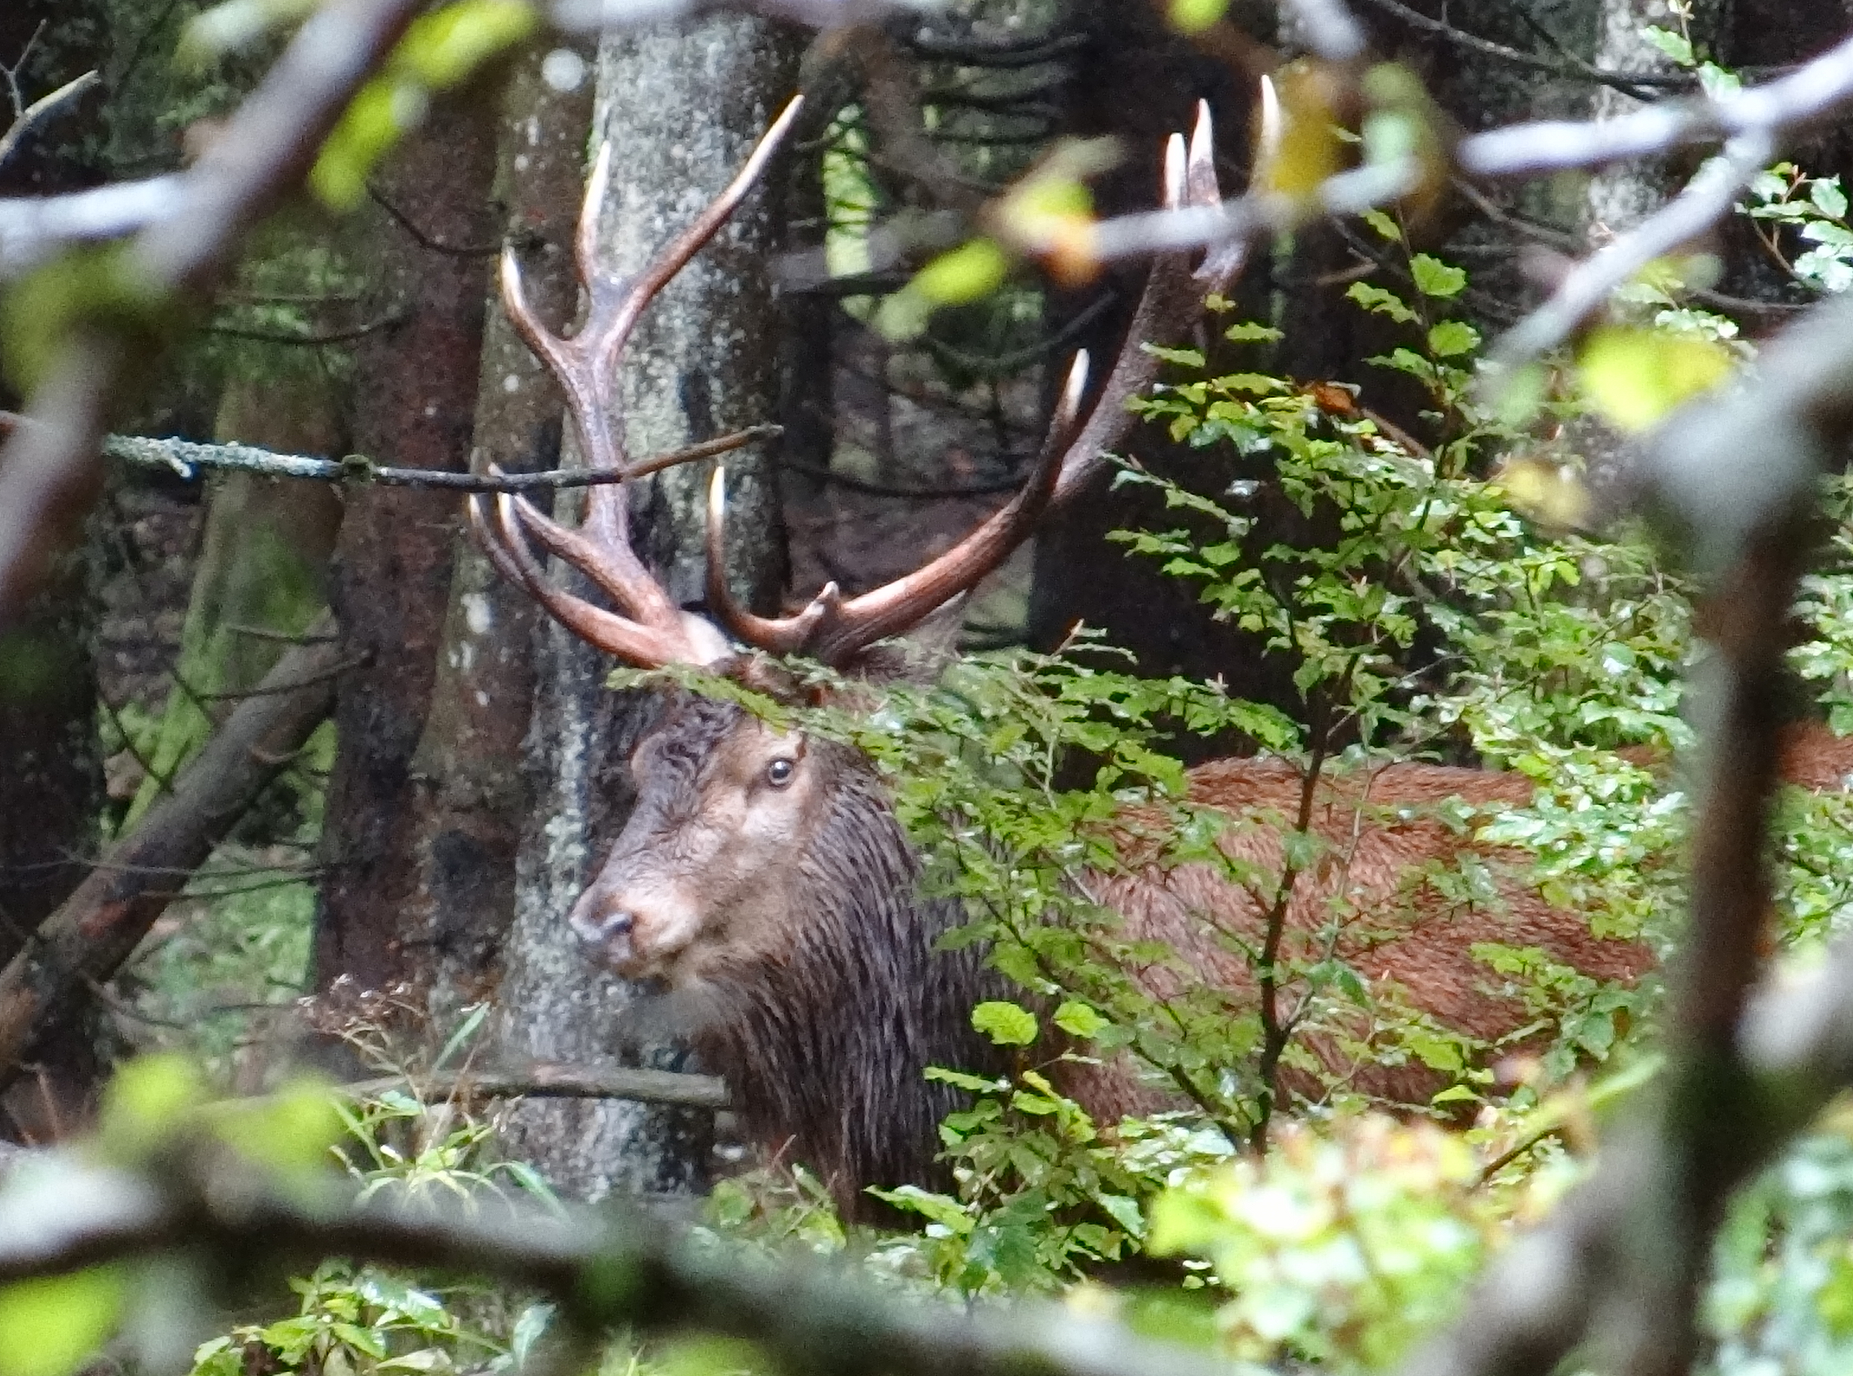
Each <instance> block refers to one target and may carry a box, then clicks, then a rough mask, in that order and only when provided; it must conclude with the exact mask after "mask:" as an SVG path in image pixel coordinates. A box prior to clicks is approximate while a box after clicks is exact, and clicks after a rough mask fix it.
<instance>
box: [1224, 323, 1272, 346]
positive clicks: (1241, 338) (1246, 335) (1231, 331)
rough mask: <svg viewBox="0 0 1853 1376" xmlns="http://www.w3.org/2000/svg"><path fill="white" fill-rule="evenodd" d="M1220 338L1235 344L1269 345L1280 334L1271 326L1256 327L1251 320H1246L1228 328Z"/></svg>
mask: <svg viewBox="0 0 1853 1376" xmlns="http://www.w3.org/2000/svg"><path fill="white" fill-rule="evenodd" d="M1222 337H1223V338H1224V339H1227V340H1229V341H1230V342H1231V343H1235V344H1255V343H1266V344H1271V343H1272V342H1274V341H1275V340H1277V339H1279V338H1280V337H1281V333H1280V331H1279V330H1277V329H1275V328H1274V327H1273V326H1272V325H1257V324H1256V323H1255V322H1254V321H1252V320H1246V321H1243V322H1242V323H1241V324H1238V325H1231V326H1229V328H1228V329H1226V330H1224V331H1223V332H1222Z"/></svg>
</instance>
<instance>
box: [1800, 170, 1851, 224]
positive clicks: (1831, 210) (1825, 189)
mask: <svg viewBox="0 0 1853 1376" xmlns="http://www.w3.org/2000/svg"><path fill="white" fill-rule="evenodd" d="M1808 199H1809V200H1811V201H1813V202H1814V208H1815V209H1816V210H1818V211H1820V212H1821V213H1822V214H1823V215H1827V216H1831V217H1832V218H1834V219H1836V220H1843V219H1845V218H1846V213H1847V193H1846V192H1845V191H1843V190H1841V188H1840V178H1838V177H1817V178H1815V179H1814V180H1813V181H1812V182H1810V183H1809V184H1808Z"/></svg>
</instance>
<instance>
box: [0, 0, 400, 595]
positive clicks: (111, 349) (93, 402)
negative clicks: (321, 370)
mask: <svg viewBox="0 0 1853 1376" xmlns="http://www.w3.org/2000/svg"><path fill="white" fill-rule="evenodd" d="M421 8H422V6H421V4H420V3H419V0H335V2H334V3H331V4H328V5H325V6H323V7H321V8H319V9H317V10H315V11H314V12H313V13H312V14H311V15H310V16H309V18H308V20H307V21H306V22H304V24H303V25H302V27H301V28H300V29H299V30H298V31H297V33H296V36H295V37H294V38H293V39H291V41H290V43H289V45H288V47H286V48H285V49H284V52H283V55H282V57H280V58H279V59H278V60H277V63H276V65H275V66H274V67H272V68H271V70H270V72H269V74H268V75H267V76H266V77H265V78H264V80H263V82H262V83H261V84H260V85H259V86H258V88H257V90H256V91H254V92H253V93H252V94H251V95H250V96H249V97H248V98H247V99H246V100H245V102H244V103H243V104H242V105H240V106H239V107H238V109H237V111H236V112H235V113H234V114H233V115H232V117H231V119H230V121H229V122H228V124H227V126H226V130H225V136H224V137H223V138H220V139H218V140H216V141H215V142H214V143H213V145H212V147H211V148H210V149H209V150H208V151H207V153H206V154H205V156H203V157H202V158H201V159H200V160H199V161H198V162H197V163H195V164H194V165H193V166H192V167H190V168H189V169H187V171H185V172H183V173H181V174H180V188H179V194H178V196H177V197H176V200H175V203H174V205H173V206H172V207H171V208H170V211H169V213H168V214H166V215H165V216H163V217H162V218H160V219H158V220H156V221H154V222H153V223H151V224H150V225H149V226H148V228H147V229H145V230H144V231H142V233H141V234H140V235H139V236H138V237H137V238H136V239H135V240H134V241H133V243H132V244H131V245H130V246H129V248H128V250H127V251H126V252H125V253H124V254H123V256H122V258H121V260H120V264H119V268H120V271H121V272H122V274H123V276H124V281H125V282H126V283H129V284H132V286H133V288H134V290H135V293H136V299H137V300H139V301H141V302H143V303H146V304H147V305H149V306H150V308H158V303H161V302H163V301H167V300H170V299H172V300H176V301H177V300H178V299H179V298H180V297H181V296H182V295H183V294H187V293H198V292H200V291H202V290H203V289H205V288H206V287H207V286H208V285H210V283H211V281H212V280H213V279H214V278H215V277H216V276H217V275H218V274H219V273H220V272H221V271H223V270H224V268H225V266H226V265H227V264H228V263H229V262H230V260H231V258H232V255H233V254H234V253H235V252H236V251H237V249H238V247H239V245H240V244H241V243H242V242H243V240H244V236H245V233H246V231H248V230H249V229H250V228H251V227H252V226H253V225H254V224H255V223H256V222H257V220H258V219H259V218H260V217H261V216H262V215H263V214H264V213H265V212H266V211H267V210H269V209H270V207H271V206H272V205H274V204H275V203H276V202H277V200H278V199H279V198H281V197H282V196H283V195H284V193H285V192H287V191H288V190H290V188H292V187H294V186H295V185H296V184H297V183H298V182H299V181H301V179H302V177H303V175H304V173H305V172H306V171H307V170H308V167H309V165H310V162H311V160H312V159H313V158H314V157H315V154H316V151H317V150H318V149H319V148H320V147H321V145H322V140H323V139H324V138H325V137H326V136H327V135H328V132H329V131H330V130H331V129H333V128H334V125H335V122H336V121H337V120H339V119H340V117H341V115H342V112H343V111H345V110H346V109H347V105H348V102H349V100H350V99H352V97H353V95H354V93H355V92H356V91H357V90H358V89H359V88H360V85H361V83H362V82H363V81H365V80H366V78H367V76H368V75H369V74H370V73H371V72H372V71H373V70H374V69H375V68H376V67H377V66H378V65H379V64H380V63H381V62H382V61H383V60H384V59H385V57H386V54H387V53H388V52H389V51H391V49H392V46H393V44H394V43H395V42H397V40H398V38H399V36H400V34H401V33H403V32H404V30H405V27H406V25H408V24H409V23H411V21H412V19H413V18H414V17H415V16H416V15H417V14H418V12H419V11H420V9H421ZM131 334H132V331H131V330H130V329H129V328H128V326H127V325H126V324H124V323H116V324H103V323H100V322H98V323H93V324H91V325H88V326H86V327H80V328H79V329H77V330H76V331H74V332H73V334H72V335H71V337H70V339H69V341H68V342H67V343H66V344H65V346H64V348H63V349H62V351H61V353H60V355H59V357H58V358H57V359H56V361H55V362H54V363H53V364H52V365H51V368H50V370H49V372H48V374H47V375H46V377H45V379H44V380H43V381H42V382H40V383H39V385H38V386H37V387H36V388H35V389H34V391H33V396H32V403H31V415H32V417H33V418H34V419H35V420H36V421H38V422H40V423H39V424H37V425H32V426H22V427H20V428H19V429H18V430H17V431H16V432H15V433H14V435H13V437H12V438H11V439H10V440H9V441H8V442H7V445H6V448H5V450H4V451H0V628H3V627H5V626H7V625H10V624H11V622H12V620H13V618H14V617H15V616H16V615H17V614H18V611H19V609H20V607H21V606H22V605H23V604H24V602H25V599H26V598H28V597H29V596H30V595H31V594H32V592H33V591H34V590H35V589H36V588H37V587H38V585H39V583H40V582H41V580H42V579H43V577H44V573H45V570H46V568H47V567H48V565H49V563H50V561H51V559H52V558H53V557H54V556H55V555H56V553H57V551H58V550H60V549H62V548H64V547H65V546H66V545H68V544H69V543H70V542H71V540H72V539H73V538H74V536H75V534H76V530H77V527H78V524H79V523H80V522H81V521H82V519H83V516H84V513H85V512H86V511H87V510H88V509H89V506H90V502H91V499H92V497H93V495H94V493H95V491H96V488H97V485H98V482H99V471H98V464H97V451H98V447H99V446H100V445H101V443H102V440H103V433H104V429H105V426H106V425H107V423H108V415H109V411H110V408H111V406H112V405H113V404H116V403H119V402H120V400H121V399H122V398H123V396H124V395H125V394H126V393H127V392H128V390H129V388H128V385H127V383H128V379H129V376H130V374H131V372H132V370H133V369H134V368H136V367H142V366H146V365H147V363H148V362H149V359H148V357H147V354H148V350H147V349H146V347H145V344H142V345H141V346H139V347H138V342H137V341H136V340H135V339H133V338H132V337H131Z"/></svg>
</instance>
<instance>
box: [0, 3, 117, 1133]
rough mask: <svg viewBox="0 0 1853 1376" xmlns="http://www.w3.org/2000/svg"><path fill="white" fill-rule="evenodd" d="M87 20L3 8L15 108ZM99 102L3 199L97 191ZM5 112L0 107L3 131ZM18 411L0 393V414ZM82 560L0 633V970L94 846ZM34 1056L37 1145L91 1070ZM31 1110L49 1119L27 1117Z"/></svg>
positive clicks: (79, 1037) (7, 186) (54, 136)
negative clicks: (39, 1077) (38, 1072)
mask: <svg viewBox="0 0 1853 1376" xmlns="http://www.w3.org/2000/svg"><path fill="white" fill-rule="evenodd" d="M98 10H99V7H98V6H97V5H95V4H92V3H88V2H87V0H8V3H7V4H5V5H0V63H4V64H5V65H7V66H8V67H17V70H16V71H15V72H14V73H13V76H14V80H15V81H16V82H17V84H18V88H19V94H20V96H21V98H22V99H23V100H24V101H25V102H26V103H28V104H29V103H30V102H32V101H34V100H37V99H38V98H40V97H41V96H44V95H46V94H48V93H49V92H51V91H53V90H55V89H56V88H58V87H59V86H61V85H63V84H64V83H65V82H67V81H70V80H71V79H72V78H74V77H77V76H79V75H80V74H82V73H83V72H84V71H85V70H86V69H88V68H91V67H94V66H96V65H98V64H99V63H100V61H101V59H102V54H103V51H104V48H103V45H104V43H105V42H106V39H107V34H106V30H105V28H104V26H103V25H102V23H101V19H100V15H99V14H98ZM41 26H43V28H42V29H41ZM28 49H30V51H28ZM22 57H23V60H22ZM102 103H103V101H102V94H101V92H100V91H96V90H93V91H92V92H91V93H90V94H89V95H88V96H86V97H84V98H83V100H82V101H81V102H79V103H78V104H76V105H74V106H72V107H70V108H66V109H64V110H61V111H60V112H59V113H58V114H57V115H56V116H55V117H53V118H51V119H49V120H47V121H46V122H45V123H44V124H42V125H40V126H37V127H35V128H34V130H33V131H32V132H31V133H30V134H29V135H28V136H27V138H26V139H25V140H24V142H23V143H21V145H20V146H19V148H18V149H17V151H16V152H15V153H14V154H13V156H12V157H11V158H10V159H9V160H8V161H7V163H6V165H5V166H0V195H6V196H20V195H50V194H55V193H58V192H63V191H72V190H76V189H78V188H80V187H84V186H88V185H91V184H93V183H95V182H96V181H97V180H98V179H99V178H98V175H97V168H96V166H95V164H94V158H93V150H94V139H93V138H92V136H93V135H94V133H95V131H96V125H97V118H96V117H97V113H98V111H99V110H100V109H101V107H102ZM15 113H16V111H15V110H14V109H13V108H12V106H11V105H10V104H9V103H8V101H7V99H6V98H5V97H4V96H0V129H3V128H5V127H7V126H10V125H11V124H12V122H13V118H14V115H15ZM16 401H17V398H14V397H10V396H8V395H6V392H5V386H4V384H0V406H6V407H8V408H11V407H12V406H13V405H14V404H15V403H16ZM90 557H91V551H89V550H87V549H85V548H81V547H80V548H75V549H71V550H69V551H67V552H66V553H64V554H63V555H61V556H60V557H59V559H58V561H57V565H56V567H55V569H54V571H53V573H52V576H51V578H50V579H49V580H48V582H47V585H46V587H45V588H44V589H43V590H42V591H41V592H40V593H39V594H38V595H37V596H35V597H34V598H32V599H31V601H30V602H29V603H28V604H27V605H26V606H25V608H24V609H23V610H22V612H21V614H20V615H19V617H18V618H17V619H16V620H15V621H14V623H13V624H12V625H10V626H8V627H7V628H6V630H5V632H4V633H3V634H0V778H4V779H5V780H6V784H5V787H4V788H0V960H4V959H11V958H12V957H13V955H14V954H15V953H17V952H18V951H19V950H20V948H21V947H22V946H23V945H24V944H25V942H26V941H27V939H28V937H29V935H30V934H31V933H32V932H33V931H34V930H35V929H36V928H37V927H38V925H39V923H40V922H42V921H43V920H44V919H45V918H46V916H47V915H49V914H50V913H51V912H52V911H53V910H54V909H56V908H57V906H58V904H59V903H60V902H61V901H62V900H63V899H64V898H65V896H66V895H67V894H69V893H70V892H71V890H72V889H74V888H76V887H77V885H78V883H79V882H80V881H81V880H82V879H83V878H84V875H85V873H86V871H87V869H88V864H87V862H86V859H85V857H87V856H89V855H92V854H94V852H95V850H96V846H97V835H96V826H97V808H98V806H99V804H100V803H101V801H102V797H103V766H102V760H101V756H100V753H99V748H98V746H99V742H98V739H97V730H96V712H97V698H96V667H95V664H94V662H93V657H92V655H93V639H94V635H95V627H96V606H95V603H94V600H93V597H92V590H91V586H90ZM43 1053H44V1054H43V1060H44V1062H45V1071H44V1074H45V1079H44V1083H43V1086H42V1088H43V1091H44V1092H43V1093H41V1092H39V1087H35V1088H34V1090H33V1092H32V1093H30V1094H27V1095H25V1096H23V1097H22V1096H11V1097H9V1099H8V1100H7V1102H6V1105H5V1107H4V1112H6V1113H7V1114H9V1115H10V1116H11V1118H12V1121H13V1123H14V1125H16V1126H17V1127H18V1128H20V1129H21V1130H22V1131H24V1132H27V1133H36V1134H39V1135H48V1134H51V1133H54V1132H55V1131H56V1130H57V1129H58V1128H59V1127H60V1126H61V1124H60V1123H59V1122H58V1121H56V1120H57V1119H58V1118H59V1117H60V1116H61V1115H63V1114H65V1113H66V1112H68V1111H70V1110H72V1109H73V1108H74V1107H75V1106H76V1105H77V1104H78V1103H79V1102H80V1101H81V1100H82V1099H83V1098H84V1096H85V1095H86V1094H87V1092H88V1090H89V1088H90V1084H91V1081H92V1079H93V1076H94V1073H95V1062H94V1056H93V1055H92V1053H91V1048H90V1045H89V1039H88V1037H87V1036H86V1035H85V1029H84V1027H83V1024H82V1020H81V1019H80V1020H78V1021H77V1022H76V1023H74V1024H73V1025H72V1027H71V1029H70V1030H69V1031H68V1033H67V1034H66V1035H65V1036H63V1037H61V1038H60V1039H59V1040H58V1041H57V1042H56V1043H54V1044H50V1045H47V1046H46V1047H45V1048H43ZM41 1105H44V1106H47V1107H48V1108H49V1115H48V1116H41V1115H39V1114H38V1113H37V1110H38V1109H39V1108H40V1106H41ZM59 1105H62V1107H59Z"/></svg>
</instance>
